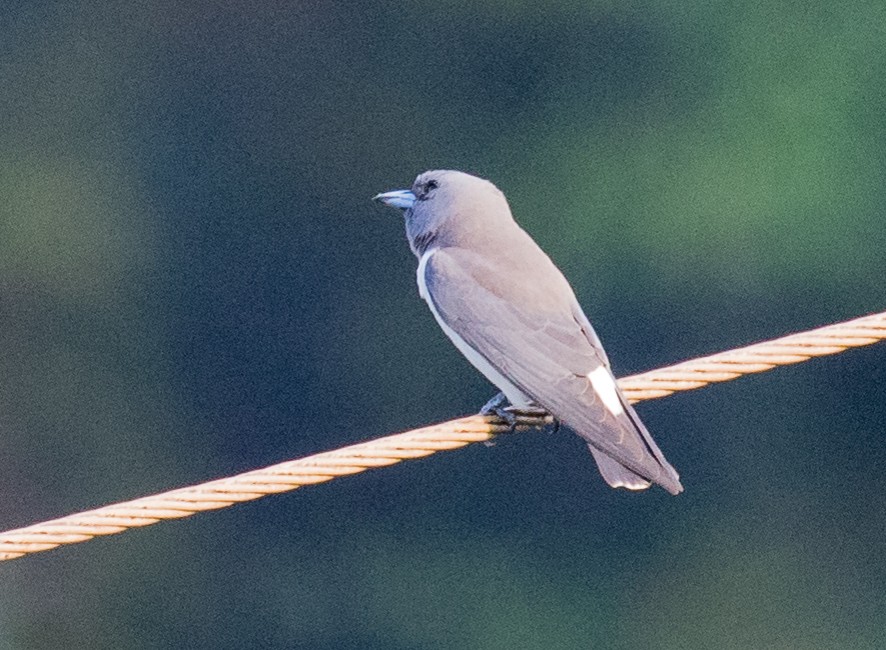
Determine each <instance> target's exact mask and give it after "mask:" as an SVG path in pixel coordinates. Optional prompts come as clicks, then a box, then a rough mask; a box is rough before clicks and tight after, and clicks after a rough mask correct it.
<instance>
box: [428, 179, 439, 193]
mask: <svg viewBox="0 0 886 650" xmlns="http://www.w3.org/2000/svg"><path fill="white" fill-rule="evenodd" d="M437 187H438V185H437V181H435V180H429V181H428V182H427V183H425V192H430V191H431V190H436V189H437Z"/></svg>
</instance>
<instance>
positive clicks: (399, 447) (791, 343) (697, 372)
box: [0, 312, 886, 561]
mask: <svg viewBox="0 0 886 650" xmlns="http://www.w3.org/2000/svg"><path fill="white" fill-rule="evenodd" d="M884 338H886V312H883V313H880V314H873V315H871V316H864V317H862V318H856V319H855V320H851V321H846V322H844V323H837V324H834V325H828V326H826V327H821V328H819V329H814V330H810V331H807V332H801V333H799V334H792V335H790V336H785V337H782V338H779V339H774V340H771V341H765V342H763V343H757V344H755V345H750V346H747V347H744V348H737V349H735V350H729V351H727V352H721V353H719V354H714V355H711V356H709V357H701V358H698V359H693V360H691V361H685V362H683V363H678V364H676V365H673V366H669V367H666V368H660V369H658V370H652V371H650V372H646V373H643V374H640V375H633V376H631V377H625V378H623V379H619V382H618V383H619V386H620V387H621V388H622V390H624V392H625V395H626V396H627V397H628V399H629V400H631V401H632V402H639V401H642V400H647V399H656V398H659V397H665V396H667V395H670V394H672V393H675V392H678V391H684V390H693V389H695V388H701V387H702V386H705V385H707V384H710V383H713V382H720V381H729V380H731V379H735V378H736V377H739V376H741V375H746V374H750V373H755V372H763V371H765V370H769V369H771V368H774V367H775V366H781V365H787V364H792V363H800V362H801V361H806V360H807V359H809V358H811V357H819V356H825V355H829V354H837V353H838V352H842V351H843V350H845V349H846V348H851V347H859V346H863V345H871V344H872V343H876V342H877V341H880V340H882V339H884ZM550 422H551V419H550V417H542V416H538V415H535V416H532V415H525V414H524V415H520V416H518V426H517V427H516V428H517V430H523V429H526V428H529V427H535V426H541V425H544V424H547V423H550ZM511 430H512V429H511V427H510V426H509V425H507V424H506V423H504V422H503V421H502V420H500V419H498V418H497V417H495V416H482V415H474V416H470V417H465V418H460V419H458V420H451V421H449V422H443V423H440V424H436V425H433V426H429V427H423V428H421V429H415V430H412V431H407V432H406V433H400V434H396V435H391V436H385V437H383V438H377V439H375V440H370V441H368V442H363V443H360V444H356V445H349V446H347V447H343V448H341V449H336V450H333V451H327V452H323V453H319V454H314V455H312V456H307V457H305V458H300V459H298V460H291V461H287V462H284V463H279V464H277V465H271V466H269V467H265V468H262V469H258V470H254V471H251V472H246V473H245V474H238V475H236V476H231V477H228V478H222V479H219V480H216V481H210V482H209V483H202V484H200V485H194V486H190V487H185V488H180V489H177V490H171V491H169V492H163V493H161V494H155V495H152V496H147V497H142V498H140V499H135V500H133V501H126V502H124V503H116V504H113V505H109V506H105V507H103V508H98V509H96V510H88V511H85V512H80V513H76V514H73V515H69V516H67V517H62V518H60V519H52V520H50V521H44V522H42V523H38V524H34V525H32V526H27V527H25V528H19V529H16V530H10V531H7V532H4V533H0V561H2V560H11V559H14V558H18V557H21V556H23V555H26V554H28V553H36V552H38V551H47V550H49V549H53V548H56V547H57V546H61V545H63V544H76V543H78V542H85V541H86V540H89V539H92V538H93V537H96V536H100V535H114V534H116V533H122V532H123V531H125V530H127V529H129V528H135V527H139V526H149V525H151V524H156V523H157V522H159V521H161V520H164V519H179V518H181V517H188V516H190V515H193V514H195V513H197V512H203V511H205V510H218V509H219V508H227V507H228V506H230V505H233V504H235V503H240V502H242V501H252V500H253V499H258V498H261V497H263V496H266V495H269V494H277V493H279V492H288V491H290V490H294V489H296V488H298V487H301V486H303V485H312V484H314V483H323V482H325V481H329V480H331V479H334V478H336V477H339V476H347V475H349V474H359V473H360V472H364V471H366V470H368V469H375V468H378V467H387V466H389V465H395V464H397V463H399V462H400V461H403V460H411V459H414V458H422V457H424V456H430V455H431V454H434V453H437V452H438V451H446V450H450V449H458V448H459V447H464V446H465V445H468V444H471V443H473V442H483V441H487V440H490V439H492V438H493V437H494V436H495V435H497V434H499V433H504V432H507V431H511Z"/></svg>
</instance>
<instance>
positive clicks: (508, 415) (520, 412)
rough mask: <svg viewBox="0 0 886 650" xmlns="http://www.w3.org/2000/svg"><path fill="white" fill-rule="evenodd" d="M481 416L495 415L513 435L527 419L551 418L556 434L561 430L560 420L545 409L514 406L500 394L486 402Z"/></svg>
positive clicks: (481, 410)
mask: <svg viewBox="0 0 886 650" xmlns="http://www.w3.org/2000/svg"><path fill="white" fill-rule="evenodd" d="M480 414H481V415H495V416H496V417H498V418H499V419H501V420H502V421H503V422H504V423H505V424H506V425H508V428H509V429H510V432H511V433H513V432H514V430H515V429H516V428H517V425H518V424H520V420H521V419H525V418H533V419H538V420H544V419H548V418H549V419H551V420H552V421H553V422H552V424H553V427H554V432H556V431H559V430H560V422H559V420H557V419H556V418H554V417H552V416H551V415H550V413H548V412H547V411H546V410H545V409H543V408H540V407H537V406H521V407H516V406H512V405H511V403H510V402H508V398H507V397H505V394H504V393H499V394H498V395H496V396H495V397H493V398H492V399H491V400H489V401H488V402H486V404H484V405H483V408H482V409H480Z"/></svg>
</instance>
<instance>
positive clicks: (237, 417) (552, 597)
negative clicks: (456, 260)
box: [0, 0, 886, 649]
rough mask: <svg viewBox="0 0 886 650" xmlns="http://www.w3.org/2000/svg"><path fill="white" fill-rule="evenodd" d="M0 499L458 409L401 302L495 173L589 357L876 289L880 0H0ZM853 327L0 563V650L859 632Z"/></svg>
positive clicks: (819, 642) (649, 353)
mask: <svg viewBox="0 0 886 650" xmlns="http://www.w3.org/2000/svg"><path fill="white" fill-rule="evenodd" d="M0 20H2V37H0V336H2V339H0V372H2V375H0V528H2V529H8V528H14V527H18V526H22V525H26V524H28V523H32V522H36V521H39V520H43V519H46V518H51V517H56V516H61V515H64V514H68V513H70V512H73V511H77V510H82V509H86V508H90V507H94V506H98V505H102V504H105V503H109V502H113V501H118V500H124V499H128V498H132V497H136V496H141V495H145V494H149V493H152V492H155V491H160V490H164V489H169V488H172V487H176V486H181V485H186V484H191V483H197V482H200V481H203V480H206V479H210V478H216V477H220V476H223V475H227V474H231V473H235V472H239V471H244V470H248V469H252V468H255V467H259V466H262V465H264V464H269V463H273V462H277V461H281V460H284V459H288V458H293V457H297V456H301V455H305V454H309V453H311V452H315V451H320V450H326V449H331V448H334V447H337V446H340V445H344V444H347V443H351V442H355V441H360V440H364V439H367V438H371V437H375V436H379V435H383V434H387V433H392V432H396V431H399V430H404V429H407V428H411V427H414V426H417V425H421V424H427V423H432V422H435V421H439V420H443V419H448V418H450V417H455V416H457V415H461V414H464V413H470V412H473V411H475V410H476V409H477V408H478V407H479V405H481V404H482V403H483V402H484V401H485V400H486V399H487V398H488V397H489V396H490V395H491V394H492V392H493V390H492V388H491V387H490V386H489V385H488V384H487V383H486V382H485V381H484V380H483V378H482V377H481V376H479V375H478V373H477V372H475V371H474V370H473V369H472V368H471V367H470V366H469V365H468V364H467V362H466V361H464V360H463V359H462V358H461V356H460V355H459V354H458V353H457V352H456V350H455V349H454V348H453V347H452V346H451V344H450V343H449V342H448V341H447V340H446V339H445V337H444V336H443V334H442V333H441V332H440V331H439V329H438V328H437V326H436V324H435V323H434V321H433V318H432V317H431V315H430V313H428V311H427V309H426V307H425V305H424V304H423V303H422V301H421V300H420V299H419V298H418V296H417V293H416V289H415V284H414V283H415V281H414V268H415V261H414V259H413V258H412V256H411V253H410V252H409V250H408V248H407V245H406V243H405V240H404V237H403V233H402V223H401V218H400V217H399V216H398V215H397V214H396V213H395V212H394V211H390V210H384V209H381V208H379V207H378V206H375V205H373V204H372V203H371V202H370V201H369V198H370V197H371V196H372V195H373V194H375V193H376V192H379V191H383V190H388V189H393V188H398V187H403V186H408V184H410V183H411V181H412V179H413V177H414V176H415V175H416V174H417V173H418V172H420V171H423V170H425V169H428V168H440V167H445V168H458V169H464V170H466V171H471V172H473V173H476V174H479V175H482V176H484V177H487V178H490V179H492V180H493V181H494V182H496V183H497V184H498V185H499V187H501V188H502V189H503V190H504V191H505V193H506V194H507V195H508V197H509V198H510V200H511V204H512V207H513V209H514V212H515V214H516V216H517V218H518V220H519V221H520V222H521V223H522V224H523V225H524V226H525V227H526V228H527V229H528V230H529V231H530V232H531V233H532V234H533V235H534V236H535V237H536V238H537V240H538V241H539V242H540V243H541V244H542V246H543V247H544V248H545V249H546V250H547V251H548V252H549V253H550V255H551V256H552V257H553V259H554V260H555V261H556V262H557V263H558V264H559V265H560V266H561V268H562V269H563V270H564V272H565V273H566V275H567V276H568V277H569V278H570V279H571V281H572V282H573V284H574V286H575V288H576V292H577V294H578V296H579V299H580V301H581V302H582V303H583V304H584V305H585V307H586V311H587V312H588V314H589V315H590V317H591V319H592V320H593V321H594V322H595V323H596V326H597V330H598V332H599V333H600V335H601V337H602V339H603V341H604V342H605V343H606V346H607V349H608V351H609V355H610V357H611V358H612V359H613V361H614V365H615V369H616V372H617V373H618V374H627V373H631V372H636V371H640V370H644V369H649V368H652V367H656V366H661V365H666V364H669V363H671V362H674V361H677V360H681V359H684V358H689V357H694V356H699V355H703V354H708V353H712V352H716V351H719V350H722V349H727V348H730V347H735V346H739V345H743V344H747V343H751V342H754V341H756V340H760V339H765V338H771V337H774V336H778V335H781V334H784V333H787V332H790V331H796V330H802V329H806V328H810V327H813V326H817V325H822V324H826V323H829V322H833V321H837V320H844V319H847V318H851V317H854V316H857V315H861V314H865V313H868V312H874V311H880V310H883V309H886V290H884V268H886V264H884V247H886V216H884V215H886V119H884V110H886V79H884V77H886V72H884V70H886V47H884V43H886V40H884V39H886V36H884V33H886V5H884V3H883V2H882V0H871V1H869V2H846V3H832V2H822V1H815V2H787V3H770V2H762V1H761V2H753V1H748V2H705V3H701V2H653V1H647V2H643V1H639V2H588V3H578V2H574V3H535V2H516V1H514V2H508V1H504V0H501V1H499V2H487V3H482V2H476V1H475V2H456V1H453V2H445V1H443V2H412V3H397V2H363V3H357V2H351V3H348V2H214V3H210V2H160V1H157V2H137V1H133V2H120V3H116V2H84V1H81V2H74V1H69V2H58V3H55V2H34V1H32V2H6V3H4V5H3V8H2V9H0ZM884 364H886V348H884V346H880V347H873V348H867V349H863V350H858V351H852V352H848V353H845V354H842V355H839V356H836V357H830V358H827V359H821V360H816V361H811V362H809V363H806V364H802V365H800V366H795V367H791V368H787V369H782V370H778V371H775V372H772V373H769V374H765V375H760V376H756V377H752V378H746V379H743V380H740V381H736V382H731V383H728V384H722V385H719V386H715V387H711V388H708V389H705V390H702V391H697V392H693V393H688V394H684V395H680V396H675V397H671V398H668V399H665V400H659V401H655V402H649V403H647V404H643V405H642V406H641V407H640V413H641V415H642V416H643V418H644V419H645V421H646V422H647V424H648V426H649V428H650V429H651V430H652V431H653V433H654V434H655V436H656V439H657V440H658V441H659V443H660V445H661V446H662V448H663V449H664V450H665V452H666V453H667V455H668V458H669V459H670V460H671V462H672V463H673V464H674V465H675V466H676V467H677V468H678V470H679V471H680V473H681V475H682V477H683V483H684V485H685V486H686V492H685V493H684V494H683V495H681V496H679V497H676V498H673V497H670V496H668V495H667V494H665V493H664V492H663V491H662V490H651V491H649V492H647V493H644V494H629V493H624V492H618V491H613V490H610V489H608V488H607V487H606V486H605V484H604V483H603V481H602V480H601V479H600V478H599V476H598V475H597V472H596V469H595V467H594V464H593V462H592V461H591V459H590V457H589V456H588V455H587V453H586V452H584V451H583V448H582V444H581V442H580V441H579V440H578V438H577V437H575V436H574V435H572V434H571V433H568V432H561V433H559V434H556V435H551V434H549V433H529V434H526V435H521V436H517V437H513V438H509V439H506V440H502V441H500V442H499V443H498V444H497V445H496V446H494V447H491V448H487V447H484V446H482V445H476V446H473V447H470V448H467V449H464V450H461V451H457V452H454V453H449V454H441V455H438V456H434V457H432V458H430V459H426V460H422V461H417V462H412V463H407V464H405V465H402V466H398V467H393V468H389V469H385V470H380V471H378V472H373V473H369V474H364V475H361V476H357V477H352V478H347V479H343V480H340V481H336V482H334V483H331V484H326V485H321V486H316V487H310V488H306V489H303V490H299V491H297V492H295V493H291V494H286V495H280V496H275V497H271V498H268V499H264V500H261V501H259V502H256V503H251V504H246V505H242V506H239V507H235V508H230V509H227V510H224V511H221V512H217V513H211V514H204V515H199V516H196V517H194V518H192V519H188V520H184V521H178V522H171V523H165V524H161V525H158V526H153V527H149V528H147V529H144V530H138V531H134V532H131V533H128V534H125V535H122V536H118V537H111V538H107V539H102V540H96V541H93V542H90V543H87V544H83V545H79V546H72V547H68V548H65V549H61V550H57V551H53V552H50V553H46V554H42V555H36V556H33V557H30V558H26V559H21V560H16V561H14V562H11V563H8V564H2V565H0V647H3V648H62V647H80V648H185V647H189V648H246V647H295V648H320V649H323V648H330V649H332V648H396V649H401V648H484V649H485V648H632V649H633V648H762V647H765V648H792V649H793V648H881V647H884V643H886V632H884V631H886V562H884V555H886V541H884V540H886V506H884V497H886V490H884V483H883V473H884V469H886V442H884V439H883V434H884V424H883V422H884V418H886V404H884V398H883V395H884V382H886V371H884Z"/></svg>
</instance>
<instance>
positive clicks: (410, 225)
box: [374, 169, 513, 257]
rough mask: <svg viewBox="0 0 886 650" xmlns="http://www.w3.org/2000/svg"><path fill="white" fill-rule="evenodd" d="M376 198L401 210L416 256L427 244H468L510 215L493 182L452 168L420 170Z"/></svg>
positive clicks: (410, 243)
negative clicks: (407, 183)
mask: <svg viewBox="0 0 886 650" xmlns="http://www.w3.org/2000/svg"><path fill="white" fill-rule="evenodd" d="M374 200H376V201H379V202H380V203H383V204H385V205H389V206H391V207H394V208H398V209H400V210H402V211H403V214H404V216H405V218H406V236H407V237H408V238H409V245H410V246H411V247H412V250H413V252H414V253H415V254H416V255H418V256H419V257H420V256H421V255H422V253H423V252H424V251H425V250H427V249H428V248H429V247H431V246H441V245H442V246H452V245H470V244H471V243H472V240H474V241H476V240H477V239H478V238H483V237H484V233H486V234H488V232H492V231H494V229H495V227H496V225H497V224H500V223H501V222H502V220H508V221H512V220H513V218H512V217H511V211H510V208H509V207H508V203H507V200H506V199H505V197H504V194H502V193H501V191H500V190H499V189H498V188H497V187H496V186H495V185H493V184H492V183H490V182H489V181H487V180H484V179H482V178H478V177H476V176H471V175H470V174H466V173H464V172H459V171H453V170H445V169H444V170H433V171H427V172H424V173H422V174H419V175H418V176H417V177H416V179H415V182H414V183H413V184H412V188H411V189H408V190H394V191H392V192H384V193H382V194H378V195H377V196H375V197H374Z"/></svg>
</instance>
